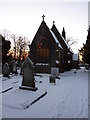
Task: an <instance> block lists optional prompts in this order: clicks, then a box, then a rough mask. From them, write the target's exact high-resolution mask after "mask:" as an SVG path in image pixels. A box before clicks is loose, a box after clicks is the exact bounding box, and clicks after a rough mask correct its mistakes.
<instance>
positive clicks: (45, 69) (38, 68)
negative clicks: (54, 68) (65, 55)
mask: <svg viewBox="0 0 90 120" xmlns="http://www.w3.org/2000/svg"><path fill="white" fill-rule="evenodd" d="M35 73H51V68H50V65H49V64H36V65H35Z"/></svg>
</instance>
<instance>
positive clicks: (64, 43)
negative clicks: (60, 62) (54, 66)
mask: <svg viewBox="0 0 90 120" xmlns="http://www.w3.org/2000/svg"><path fill="white" fill-rule="evenodd" d="M51 30H52V31H53V33H54V34H55V35H56V37H57V38H58V40H59V42H60V44H61V46H62V47H63V49H68V50H70V52H72V50H71V48H70V46H69V45H68V43H67V42H66V40H65V39H64V37H63V36H62V35H61V34H60V32H59V31H58V29H57V28H56V26H55V25H54V24H53V26H52V28H51Z"/></svg>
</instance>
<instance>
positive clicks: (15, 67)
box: [12, 62, 18, 74]
mask: <svg viewBox="0 0 90 120" xmlns="http://www.w3.org/2000/svg"><path fill="white" fill-rule="evenodd" d="M12 73H14V74H18V72H17V63H16V62H13V68H12Z"/></svg>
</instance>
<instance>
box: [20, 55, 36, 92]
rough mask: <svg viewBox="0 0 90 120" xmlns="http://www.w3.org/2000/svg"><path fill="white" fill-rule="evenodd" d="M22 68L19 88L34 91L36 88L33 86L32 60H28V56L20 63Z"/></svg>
mask: <svg viewBox="0 0 90 120" xmlns="http://www.w3.org/2000/svg"><path fill="white" fill-rule="evenodd" d="M22 69H23V80H22V86H21V87H20V89H26V90H32V91H36V90H37V88H36V87H35V79H34V72H33V71H34V70H33V62H32V61H31V60H30V58H29V57H28V58H27V59H26V60H25V61H24V63H23V65H22Z"/></svg>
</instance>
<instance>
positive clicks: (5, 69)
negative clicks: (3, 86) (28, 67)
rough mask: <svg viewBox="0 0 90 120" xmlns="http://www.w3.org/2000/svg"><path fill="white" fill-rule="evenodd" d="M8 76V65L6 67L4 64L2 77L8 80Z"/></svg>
mask: <svg viewBox="0 0 90 120" xmlns="http://www.w3.org/2000/svg"><path fill="white" fill-rule="evenodd" d="M9 74H10V70H9V65H8V63H7V62H6V63H5V64H4V66H3V77H8V78H10V76H9Z"/></svg>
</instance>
